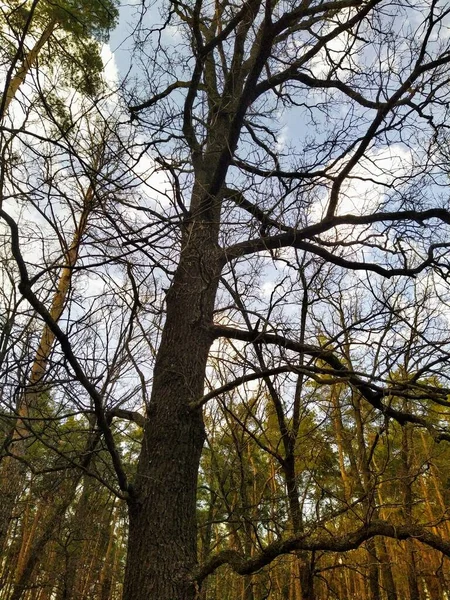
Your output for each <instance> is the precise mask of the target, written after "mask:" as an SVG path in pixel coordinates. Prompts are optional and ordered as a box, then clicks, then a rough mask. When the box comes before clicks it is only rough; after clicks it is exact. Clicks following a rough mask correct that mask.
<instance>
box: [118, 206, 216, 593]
mask: <svg viewBox="0 0 450 600" xmlns="http://www.w3.org/2000/svg"><path fill="white" fill-rule="evenodd" d="M218 211H219V208H217V207H216V209H215V210H214V211H213V212H214V213H215V216H214V219H208V220H205V215H201V216H199V218H196V216H195V210H194V211H193V216H192V218H191V219H190V220H189V221H188V222H187V223H186V227H185V232H184V236H183V238H184V239H183V244H182V249H181V257H180V261H179V265H178V268H177V271H176V274H175V276H174V279H173V282H172V285H171V288H170V290H169V292H168V294H167V317H166V324H165V327H164V332H163V335H162V339H161V344H160V348H159V352H158V355H157V358H156V364H155V369H154V380H153V390H152V396H151V404H150V410H149V415H148V421H147V426H146V428H145V432H144V439H143V449H142V453H141V457H140V461H139V466H138V474H137V480H136V485H135V491H134V495H133V497H132V499H131V501H130V504H129V517H130V530H129V547H128V563H127V571H126V576H125V589H124V600H144V599H145V600H148V599H149V598H159V599H160V600H174V599H177V600H188V599H191V598H194V597H195V593H196V590H195V588H194V585H193V584H192V582H191V581H190V579H189V578H190V575H191V573H192V569H193V567H194V566H195V563H196V560H197V548H196V536H197V533H196V493H197V475H198V468H199V462H200V455H201V452H202V448H203V443H204V439H205V433H204V426H203V419H202V414H201V411H200V410H198V409H197V410H195V411H191V410H190V408H189V403H190V402H192V401H194V400H196V399H198V398H200V397H201V396H202V394H203V386H204V377H205V369H206V362H207V358H208V352H209V349H210V345H211V341H212V338H211V334H210V331H209V325H210V324H211V323H212V317H213V308H214V300H215V295H216V290H217V285H218V279H219V273H220V264H219V255H218V246H217V229H218V216H219V215H218ZM207 218H208V217H207V215H206V219H207Z"/></svg>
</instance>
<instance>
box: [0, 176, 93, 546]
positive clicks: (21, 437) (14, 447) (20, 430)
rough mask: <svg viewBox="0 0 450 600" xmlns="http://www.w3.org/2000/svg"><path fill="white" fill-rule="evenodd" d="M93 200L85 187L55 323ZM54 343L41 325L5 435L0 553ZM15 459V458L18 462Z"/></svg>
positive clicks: (0, 462)
mask: <svg viewBox="0 0 450 600" xmlns="http://www.w3.org/2000/svg"><path fill="white" fill-rule="evenodd" d="M93 197H94V189H93V187H92V186H89V188H88V190H87V192H86V194H85V197H84V209H83V212H82V213H81V216H80V221H79V223H78V225H77V227H76V228H75V232H74V235H73V239H72V243H71V245H70V246H69V248H68V250H67V252H66V255H65V261H66V265H65V266H64V267H63V268H62V269H61V273H60V276H59V280H58V285H57V288H56V291H55V293H54V295H53V298H52V304H51V307H50V315H51V316H52V318H53V320H54V321H56V322H58V321H59V319H60V318H61V315H62V313H63V310H64V307H65V304H66V300H67V296H68V294H69V291H70V288H71V285H72V274H73V267H74V266H75V264H76V262H77V259H78V252H79V248H80V244H81V240H82V237H83V235H84V233H85V231H86V227H87V224H88V217H89V215H90V213H91V210H92V200H93ZM54 341H55V336H54V334H53V332H52V331H51V330H50V328H49V327H48V326H47V325H45V326H44V329H43V331H42V335H41V339H40V340H39V346H38V348H37V350H36V354H35V356H34V361H33V365H32V367H31V372H30V376H29V379H28V384H27V389H26V390H25V392H24V394H23V395H22V396H21V397H20V398H19V402H18V406H17V417H18V418H17V420H16V422H15V424H14V427H13V428H12V431H11V432H10V434H9V436H8V437H9V440H8V441H7V448H8V452H9V453H10V455H7V456H3V457H2V456H1V455H0V496H1V498H2V502H0V553H1V552H2V550H3V548H4V546H5V542H6V536H7V532H8V527H9V523H10V521H11V517H12V514H13V510H14V506H15V503H16V501H17V498H18V496H19V494H20V493H21V490H22V488H23V486H24V480H25V476H26V465H25V463H24V462H23V461H22V460H20V459H21V458H24V456H25V452H26V448H27V439H28V438H30V437H33V432H32V431H30V427H29V426H28V424H27V417H29V416H30V414H31V413H32V411H33V408H36V406H37V403H38V401H39V398H40V394H41V393H42V386H41V384H42V381H43V379H44V377H45V374H46V372H47V367H48V361H49V358H50V354H51V351H52V347H53V343H54ZM15 457H18V459H19V460H17V459H16V458H15Z"/></svg>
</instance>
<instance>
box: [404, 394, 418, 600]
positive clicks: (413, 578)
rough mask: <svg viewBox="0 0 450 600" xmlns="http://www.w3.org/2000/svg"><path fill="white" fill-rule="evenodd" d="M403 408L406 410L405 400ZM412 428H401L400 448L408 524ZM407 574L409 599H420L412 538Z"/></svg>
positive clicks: (410, 522)
mask: <svg viewBox="0 0 450 600" xmlns="http://www.w3.org/2000/svg"><path fill="white" fill-rule="evenodd" d="M404 409H405V410H407V409H408V406H407V402H406V401H405V405H404ZM411 434H412V430H411V426H410V425H409V424H406V425H404V426H403V428H402V448H401V458H402V464H403V513H404V518H405V521H406V522H407V523H408V524H412V523H413V491H412V483H413V476H412V468H411V467H412V456H411V453H412V435H411ZM405 544H406V554H407V564H406V568H407V574H408V590H409V600H420V591H419V582H418V577H417V566H416V551H415V548H414V540H407V541H406V542H405Z"/></svg>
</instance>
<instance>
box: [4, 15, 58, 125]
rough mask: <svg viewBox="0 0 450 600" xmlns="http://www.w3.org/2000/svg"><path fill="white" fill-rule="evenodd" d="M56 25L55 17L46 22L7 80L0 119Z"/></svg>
mask: <svg viewBox="0 0 450 600" xmlns="http://www.w3.org/2000/svg"><path fill="white" fill-rule="evenodd" d="M56 25H57V20H56V19H52V20H51V21H50V22H49V23H48V25H47V26H46V28H45V29H44V31H43V32H42V33H41V37H40V38H39V39H38V41H37V42H36V44H35V45H34V46H33V48H32V49H31V50H30V52H28V54H27V55H26V56H25V58H24V60H23V62H22V64H21V65H20V67H19V68H18V69H17V71H16V73H15V75H14V76H13V77H12V78H11V81H10V82H9V85H8V89H7V90H6V93H5V102H4V104H3V110H2V114H1V115H0V120H1V119H2V118H3V117H4V116H5V115H6V113H7V112H8V108H9V105H10V104H11V102H12V101H13V100H14V98H15V96H16V94H17V90H18V89H19V88H20V86H21V85H22V84H23V82H24V81H25V78H26V76H27V74H28V73H29V71H30V69H31V68H32V67H34V65H35V64H36V61H37V59H38V56H39V52H40V51H41V50H42V48H43V47H44V46H45V44H46V43H47V42H48V40H49V39H50V36H51V35H52V33H53V32H54V31H55V28H56Z"/></svg>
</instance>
